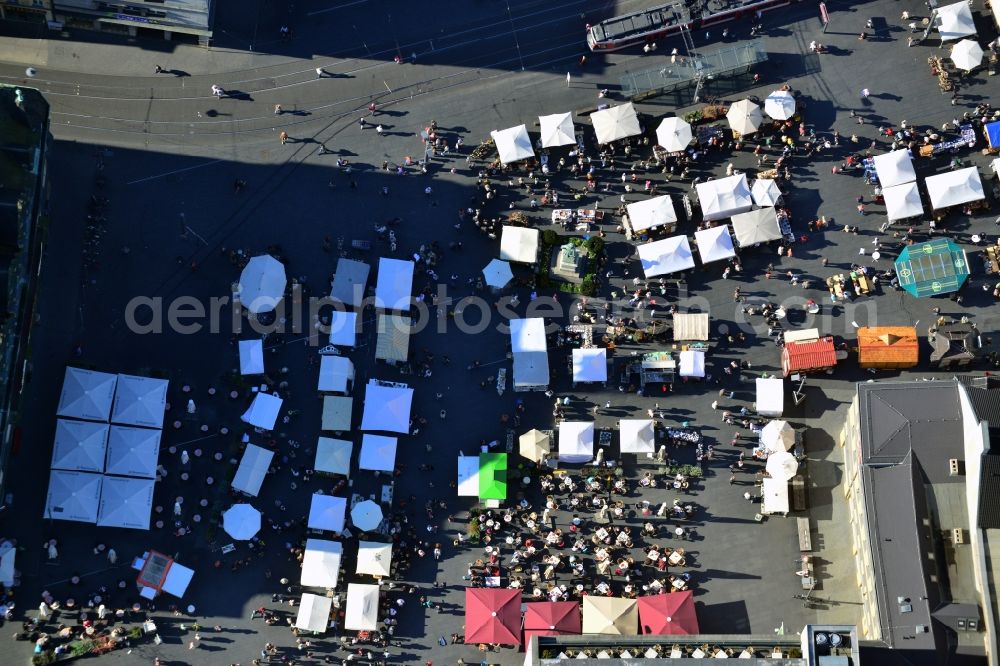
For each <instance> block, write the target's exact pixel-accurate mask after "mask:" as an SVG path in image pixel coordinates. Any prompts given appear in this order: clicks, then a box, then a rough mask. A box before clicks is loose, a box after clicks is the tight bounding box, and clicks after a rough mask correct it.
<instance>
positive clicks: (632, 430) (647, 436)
mask: <svg viewBox="0 0 1000 666" xmlns="http://www.w3.org/2000/svg"><path fill="white" fill-rule="evenodd" d="M618 431H619V433H620V434H621V452H622V453H653V452H654V451H655V450H656V432H655V424H654V423H653V419H622V420H621V421H619V422H618Z"/></svg>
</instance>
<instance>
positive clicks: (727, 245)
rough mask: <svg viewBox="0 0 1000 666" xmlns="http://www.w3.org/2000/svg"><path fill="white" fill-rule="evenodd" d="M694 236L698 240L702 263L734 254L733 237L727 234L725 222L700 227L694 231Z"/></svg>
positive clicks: (733, 255) (720, 259)
mask: <svg viewBox="0 0 1000 666" xmlns="http://www.w3.org/2000/svg"><path fill="white" fill-rule="evenodd" d="M694 237H695V240H696V241H698V254H699V255H701V263H703V264H707V263H710V262H713V261H722V260H723V259H729V258H730V257H735V256H736V250H735V249H734V248H733V237H732V236H730V235H729V227H728V226H726V225H725V224H722V225H719V226H717V227H710V228H708V229H700V230H698V231H696V232H694Z"/></svg>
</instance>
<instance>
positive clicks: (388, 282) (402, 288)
mask: <svg viewBox="0 0 1000 666" xmlns="http://www.w3.org/2000/svg"><path fill="white" fill-rule="evenodd" d="M412 295H413V262H412V261H402V260H400V259H389V258H388V257H381V258H379V260H378V281H377V282H376V283H375V307H376V308H380V309H382V310H409V309H410V298H411V296H412Z"/></svg>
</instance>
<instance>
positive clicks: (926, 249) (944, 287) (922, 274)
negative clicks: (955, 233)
mask: <svg viewBox="0 0 1000 666" xmlns="http://www.w3.org/2000/svg"><path fill="white" fill-rule="evenodd" d="M895 267H896V277H897V278H898V279H899V284H900V286H902V287H903V289H905V290H907V291H908V292H910V293H911V294H913V295H914V296H916V297H917V298H922V297H924V296H936V295H937V294H947V293H950V292H953V291H957V290H958V289H959V288H960V287H961V286H962V284H964V283H965V280H966V278H968V277H969V260H968V259H967V258H966V256H965V250H963V249H962V248H961V247H959V246H958V245H956V244H955V243H953V242H951V241H950V240H948V239H946V238H938V239H935V240H931V241H926V242H924V243H917V244H915V245H908V246H906V247H904V248H903V251H902V252H900V253H899V258H898V259H896V264H895Z"/></svg>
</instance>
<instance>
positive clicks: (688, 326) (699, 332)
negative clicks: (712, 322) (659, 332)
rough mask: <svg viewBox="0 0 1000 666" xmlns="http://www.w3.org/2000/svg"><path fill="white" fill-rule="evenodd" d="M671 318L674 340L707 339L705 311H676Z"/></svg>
mask: <svg viewBox="0 0 1000 666" xmlns="http://www.w3.org/2000/svg"><path fill="white" fill-rule="evenodd" d="M672 319H673V329H674V340H675V341H677V342H681V341H687V340H695V341H698V342H704V341H706V340H708V313H707V312H678V313H677V314H675V315H674V316H673V318H672Z"/></svg>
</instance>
